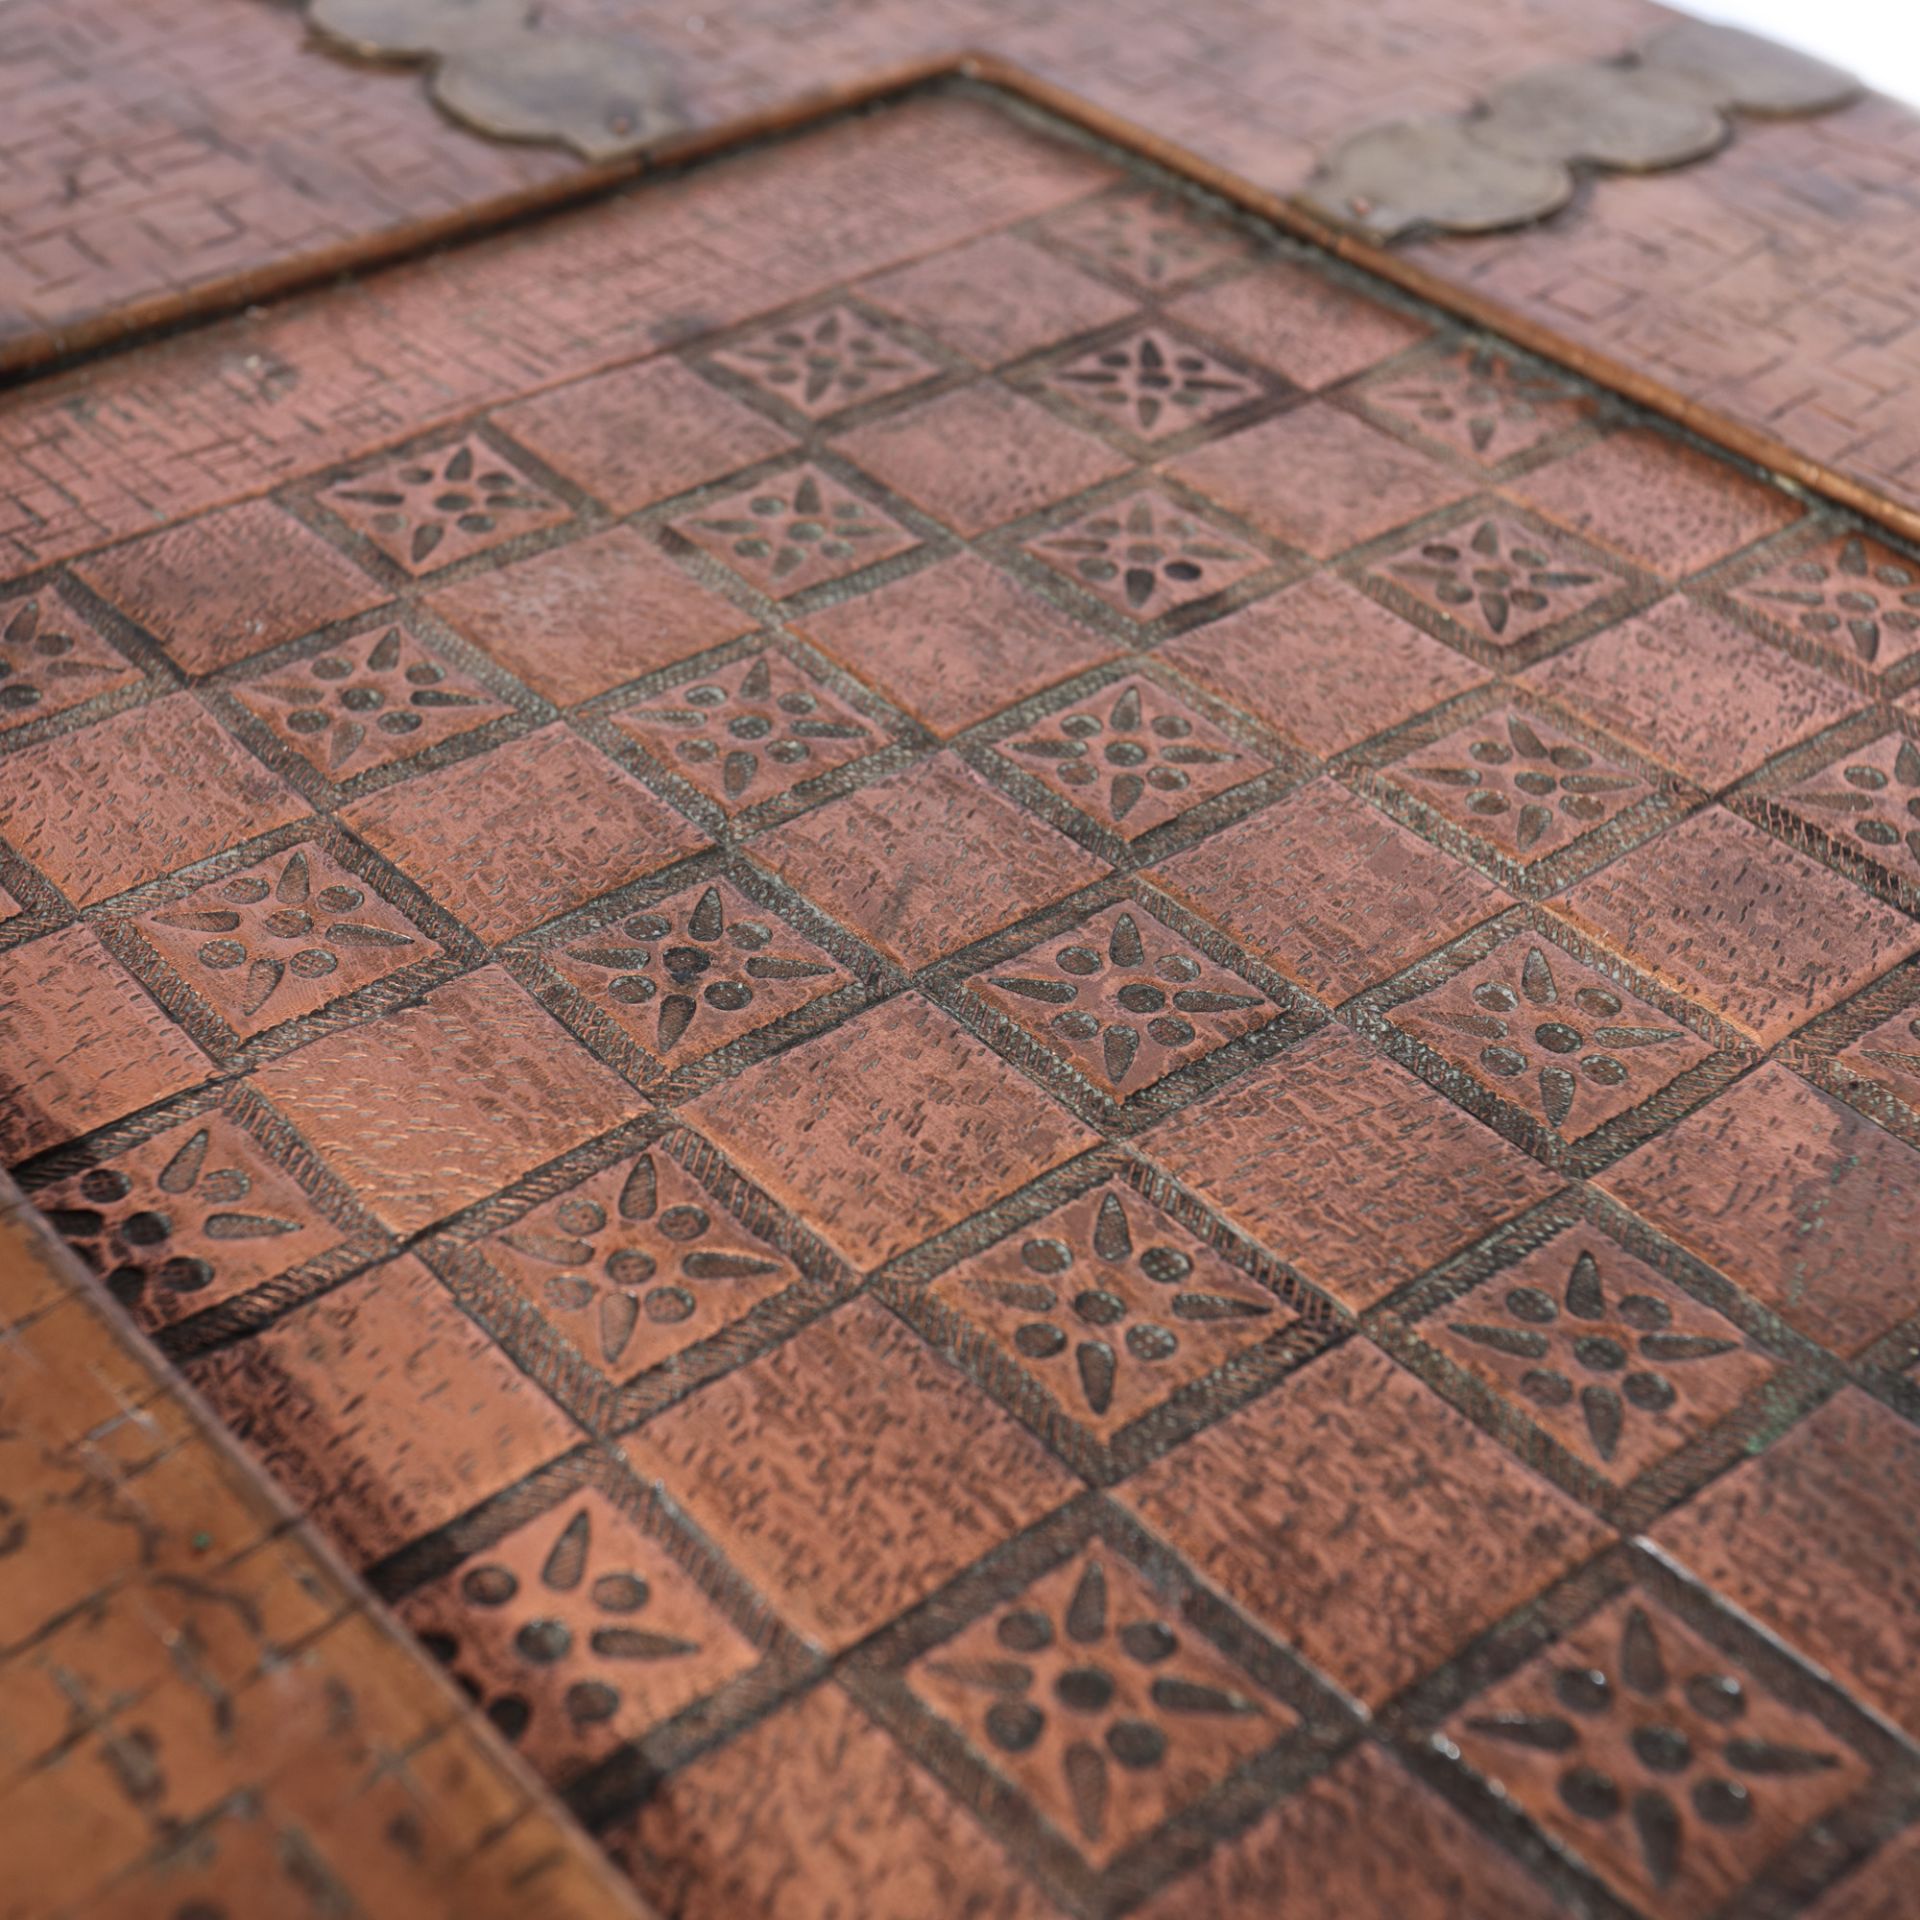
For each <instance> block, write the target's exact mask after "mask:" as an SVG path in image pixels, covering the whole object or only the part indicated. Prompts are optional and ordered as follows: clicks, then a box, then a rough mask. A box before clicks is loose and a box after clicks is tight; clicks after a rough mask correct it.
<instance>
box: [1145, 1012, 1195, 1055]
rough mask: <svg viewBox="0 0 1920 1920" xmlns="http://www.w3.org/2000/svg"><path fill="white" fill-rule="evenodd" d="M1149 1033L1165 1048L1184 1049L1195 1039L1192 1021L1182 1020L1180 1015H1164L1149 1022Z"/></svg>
mask: <svg viewBox="0 0 1920 1920" xmlns="http://www.w3.org/2000/svg"><path fill="white" fill-rule="evenodd" d="M1147 1033H1148V1035H1149V1036H1150V1037H1151V1038H1152V1039H1153V1040H1155V1041H1157V1042H1158V1043H1159V1044H1160V1045H1161V1046H1163V1047H1184V1046H1186V1045H1187V1044H1188V1043H1189V1042H1190V1041H1191V1040H1192V1039H1193V1037H1194V1027H1193V1022H1192V1021H1191V1020H1182V1019H1181V1018H1180V1016H1179V1015H1178V1014H1175V1013H1163V1014H1162V1015H1161V1016H1160V1017H1159V1019H1157V1020H1149V1021H1148V1022H1147Z"/></svg>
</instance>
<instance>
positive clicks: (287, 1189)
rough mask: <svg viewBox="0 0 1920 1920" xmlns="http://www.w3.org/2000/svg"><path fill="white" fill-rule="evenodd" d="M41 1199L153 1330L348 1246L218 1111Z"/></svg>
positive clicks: (37, 1198) (58, 1226) (37, 1197)
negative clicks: (340, 1244)
mask: <svg viewBox="0 0 1920 1920" xmlns="http://www.w3.org/2000/svg"><path fill="white" fill-rule="evenodd" d="M33 1197H34V1203H35V1205H36V1206H38V1207H39V1208H40V1210H41V1212H42V1213H44V1214H45V1215H46V1216H47V1219H48V1220H49V1221H50V1222H51V1224H52V1226H53V1229H54V1231H55V1232H56V1233H58V1234H59V1235H60V1237H61V1238H62V1239H63V1240H64V1241H66V1243H67V1244H68V1245H69V1246H70V1247H72V1248H73V1250H74V1251H75V1253H77V1254H78V1255H79V1257H80V1258H81V1259H82V1260H84V1261H85V1262H86V1263H87V1265H88V1266H89V1267H90V1268H92V1270H93V1271H94V1272H96V1273H98V1274H99V1275H100V1276H101V1278H102V1279H103V1280H104V1281H105V1283H106V1287H107V1291H108V1292H109V1293H111V1294H112V1295H113V1297H114V1298H115V1299H116V1300H118V1301H119V1302H120V1304H121V1305H122V1306H124V1307H125V1308H127V1309H128V1311H129V1312H131V1313H132V1314H133V1316H134V1318H135V1319H137V1320H138V1321H139V1322H140V1324H141V1325H142V1326H143V1327H146V1328H148V1329H154V1328H159V1327H165V1326H171V1325H172V1324H173V1323H174V1322H175V1321H177V1320H183V1319H185V1318H186V1317H187V1316H188V1315H189V1314H193V1313H198V1312H200V1311H201V1310H202V1309H203V1308H206V1307H210V1306H214V1305H216V1304H218V1303H219V1302H221V1301H225V1300H230V1299H232V1298H233V1297H234V1296H235V1295H237V1294H240V1293H244V1292H246V1291H247V1290H248V1289H249V1288H252V1287H255V1286H258V1285H259V1284H260V1283H261V1282H263V1281H266V1280H271V1279H273V1278H275V1277H276V1276H277V1275H279V1274H282V1273H285V1272H287V1271H289V1270H290V1269H292V1268H295V1267H298V1266H299V1265H300V1264H301V1263H302V1262H303V1261H306V1260H310V1259H312V1258H313V1257H314V1256H315V1255H316V1254H319V1253H321V1252H323V1251H326V1250H327V1249H330V1248H332V1247H334V1246H337V1245H338V1244H339V1242H340V1240H341V1238H342V1234H341V1230H340V1229H339V1228H338V1227H336V1226H334V1225H333V1224H332V1222H331V1221H329V1220H328V1219H327V1218H326V1217H325V1216H324V1215H323V1214H322V1213H321V1212H320V1211H319V1209H318V1208H317V1207H316V1206H315V1205H314V1203H313V1201H312V1200H311V1199H310V1198H309V1197H308V1196H307V1194H306V1193H305V1192H303V1191H302V1189H301V1187H300V1186H299V1184H298V1183H297V1182H296V1181H295V1180H294V1178H293V1177H292V1175H291V1174H289V1173H287V1172H286V1171H285V1169H284V1168H282V1167H280V1166H279V1165H278V1164H276V1162H275V1161H274V1160H273V1159H272V1158H270V1157H269V1155H268V1154H267V1152H266V1150H265V1149H264V1148H263V1147H262V1146H261V1144H260V1143H259V1142H258V1141H257V1140H255V1139H254V1138H253V1137H252V1135H251V1134H249V1133H247V1132H246V1131H245V1130H244V1129H243V1128H242V1127H240V1126H239V1125H237V1124H236V1123H235V1122H234V1120H233V1119H232V1118H231V1117H230V1116H229V1115H227V1114H226V1113H224V1112H220V1111H218V1110H216V1111H214V1112H211V1113H207V1114H204V1115H202V1116H200V1117H199V1118H197V1119H194V1120H188V1121H183V1122H182V1123H180V1124H179V1125H177V1126H172V1127H168V1128H165V1129H164V1130H162V1131H161V1132H159V1133H157V1134H155V1135H153V1136H152V1138H150V1139H148V1140H145V1141H143V1142H141V1144H140V1145H138V1146H136V1147H131V1148H129V1149H128V1150H127V1151H126V1152H124V1153H120V1154H116V1155H115V1156H114V1157H113V1159H111V1160H110V1161H108V1162H106V1163H105V1164H104V1165H102V1166H97V1167H89V1168H88V1169H87V1170H86V1171H85V1172H84V1173H79V1174H75V1175H73V1176H71V1177H70V1178H68V1179H65V1180H62V1181H59V1182H57V1183H56V1184H54V1185H52V1186H49V1187H43V1188H40V1189H37V1190H36V1192H35V1193H34V1196H33Z"/></svg>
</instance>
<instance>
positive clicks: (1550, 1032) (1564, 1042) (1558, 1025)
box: [1533, 1020, 1580, 1053]
mask: <svg viewBox="0 0 1920 1920" xmlns="http://www.w3.org/2000/svg"><path fill="white" fill-rule="evenodd" d="M1533 1037H1534V1038H1535V1039H1536V1040H1537V1041H1539V1043H1540V1044H1541V1045H1542V1046H1543V1047H1545V1048H1546V1050H1547V1051H1548V1052H1549V1053H1573V1052H1576V1051H1577V1050H1578V1049H1579V1046H1580V1036H1579V1035H1578V1034H1577V1033H1576V1032H1574V1030H1573V1029H1572V1028H1571V1027H1570V1026H1568V1025H1566V1023H1565V1022H1564V1021H1560V1020H1547V1021H1543V1022H1542V1023H1541V1024H1540V1025H1539V1026H1537V1027H1535V1028H1534V1030H1533Z"/></svg>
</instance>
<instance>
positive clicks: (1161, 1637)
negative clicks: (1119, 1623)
mask: <svg viewBox="0 0 1920 1920" xmlns="http://www.w3.org/2000/svg"><path fill="white" fill-rule="evenodd" d="M1120 1644H1121V1646H1123V1647H1124V1648H1125V1649H1126V1650H1127V1652H1128V1653H1129V1654H1131V1655H1132V1656H1133V1658H1134V1659H1136V1660H1138V1661H1139V1662H1140V1664H1141V1665H1142V1666H1145V1667H1151V1666H1156V1665H1158V1664H1159V1662H1160V1661H1162V1660H1165V1659H1168V1658H1170V1657H1171V1656H1172V1655H1173V1654H1174V1653H1175V1652H1176V1651H1177V1650H1178V1648H1179V1645H1180V1641H1179V1638H1178V1636H1176V1635H1175V1633H1174V1631H1173V1629H1172V1628H1171V1627H1164V1626H1162V1625H1161V1624H1160V1622H1159V1621H1158V1620H1136V1621H1135V1622H1134V1623H1133V1624H1132V1625H1131V1626H1127V1627H1122V1628H1121V1629H1120Z"/></svg>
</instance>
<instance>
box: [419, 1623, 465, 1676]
mask: <svg viewBox="0 0 1920 1920" xmlns="http://www.w3.org/2000/svg"><path fill="white" fill-rule="evenodd" d="M420 1644H421V1645H422V1646H423V1647H425V1648H426V1650H427V1651H428V1652H429V1653H430V1654H432V1655H433V1657H434V1658H435V1659H436V1660H438V1661H439V1662H440V1664H441V1665H442V1666H443V1667H444V1666H450V1665H451V1664H452V1663H453V1662H454V1661H455V1660H458V1659H459V1658H460V1642H459V1641H458V1640H456V1639H455V1638H454V1636H453V1635H452V1634H450V1633H439V1632H435V1631H428V1632H426V1633H423V1634H422V1635H421V1636H420Z"/></svg>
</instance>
